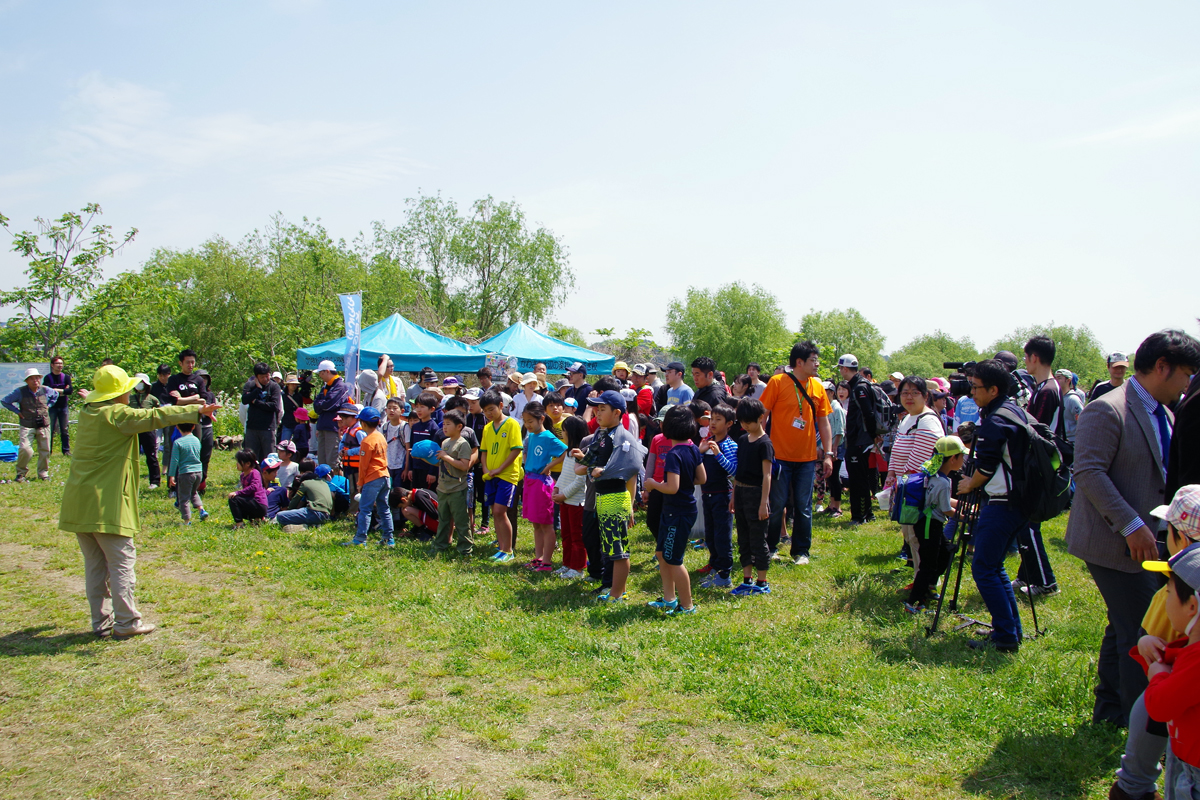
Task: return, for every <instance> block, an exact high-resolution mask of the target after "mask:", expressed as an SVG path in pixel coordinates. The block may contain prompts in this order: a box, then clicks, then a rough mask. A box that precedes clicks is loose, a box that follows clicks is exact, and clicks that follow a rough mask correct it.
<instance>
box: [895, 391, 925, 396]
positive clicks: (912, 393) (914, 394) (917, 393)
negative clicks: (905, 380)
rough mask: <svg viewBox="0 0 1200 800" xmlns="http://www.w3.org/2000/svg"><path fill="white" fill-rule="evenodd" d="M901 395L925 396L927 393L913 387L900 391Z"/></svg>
mask: <svg viewBox="0 0 1200 800" xmlns="http://www.w3.org/2000/svg"><path fill="white" fill-rule="evenodd" d="M900 396H901V397H924V396H925V395H923V394H922V393H921V392H918V391H916V390H915V389H913V390H911V391H910V390H908V389H905V390H904V391H903V392H901V393H900Z"/></svg>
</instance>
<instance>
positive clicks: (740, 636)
mask: <svg viewBox="0 0 1200 800" xmlns="http://www.w3.org/2000/svg"><path fill="white" fill-rule="evenodd" d="M213 464H214V475H215V479H214V480H213V481H211V484H212V489H211V490H210V492H209V503H210V504H211V506H212V511H213V518H212V519H211V520H210V521H209V522H207V523H205V524H199V523H197V524H194V525H193V526H192V527H190V528H185V527H183V526H181V525H180V523H179V519H178V513H177V512H176V511H175V509H174V508H173V507H172V506H171V504H170V503H169V502H168V501H167V500H166V499H165V493H164V492H162V491H158V492H154V493H150V492H149V491H147V490H146V488H145V487H146V482H145V478H144V477H143V479H142V487H143V494H142V501H143V505H142V508H143V513H144V530H143V533H142V535H141V536H140V537H138V538H137V540H136V541H137V544H138V546H139V562H138V578H139V586H138V600H139V603H140V605H141V608H142V611H143V613H144V614H145V616H146V618H147V620H148V621H151V622H154V623H157V624H158V625H160V626H161V627H160V630H159V631H158V632H157V633H155V634H154V635H153V636H149V637H144V638H139V639H135V640H131V641H128V642H112V641H99V640H96V639H94V638H92V636H91V635H90V633H89V632H88V630H89V624H88V613H87V603H86V600H85V598H84V596H83V585H82V557H81V556H80V554H79V551H78V547H77V545H76V543H75V539H74V536H72V535H70V534H66V533H64V532H61V531H59V530H57V528H56V517H57V513H58V507H59V502H60V500H61V494H62V482H63V480H65V477H66V472H67V463H66V461H64V460H62V459H60V458H57V457H56V458H55V460H54V462H53V463H52V480H51V481H50V482H49V483H45V484H43V483H37V482H35V483H33V484H27V485H23V486H22V485H14V484H8V485H5V486H0V514H3V519H4V524H3V526H0V598H2V599H0V625H2V628H0V731H2V735H0V796H2V797H13V798H37V797H71V798H84V797H88V798H91V797H106V798H107V797H134V798H169V797H187V798H189V800H201V799H202V798H250V797H280V798H307V797H354V798H424V799H426V800H432V799H433V798H511V799H516V798H688V799H689V800H706V799H709V798H711V799H712V800H716V799H717V798H757V797H781V798H788V797H821V798H862V797H870V798H905V799H908V798H943V797H945V798H955V797H979V796H982V797H987V798H1009V797H1023V798H1024V797H1027V798H1101V797H1105V796H1106V792H1107V788H1108V786H1109V784H1110V783H1111V781H1112V772H1113V771H1114V770H1115V768H1116V766H1117V763H1118V759H1119V754H1120V751H1121V748H1122V747H1123V745H1124V736H1123V732H1121V731H1118V730H1116V729H1113V728H1110V727H1105V726H1094V725H1092V724H1091V723H1090V721H1089V720H1090V712H1091V705H1092V695H1091V687H1092V683H1093V675H1094V669H1095V654H1096V651H1097V648H1098V645H1099V640H1100V634H1101V631H1102V628H1103V620H1104V613H1103V605H1102V604H1101V602H1100V598H1099V595H1098V594H1097V592H1096V590H1095V588H1094V586H1093V584H1092V583H1091V581H1090V580H1089V578H1088V576H1087V573H1086V571H1085V570H1084V568H1083V565H1082V563H1081V562H1079V561H1077V560H1075V559H1073V558H1071V557H1069V556H1068V555H1067V554H1066V553H1065V550H1064V548H1063V543H1062V532H1063V526H1064V523H1065V517H1064V518H1062V519H1060V520H1057V521H1055V522H1054V523H1051V524H1049V525H1047V526H1046V534H1047V542H1048V545H1047V546H1048V547H1049V548H1050V550H1051V554H1052V559H1053V562H1054V565H1055V568H1056V570H1057V571H1058V576H1059V583H1060V585H1061V586H1062V587H1063V592H1062V594H1061V595H1059V596H1057V597H1054V598H1051V599H1049V600H1047V601H1046V602H1045V603H1044V605H1041V606H1040V607H1039V620H1040V621H1041V622H1042V624H1043V625H1044V626H1045V627H1046V628H1047V629H1048V631H1049V633H1048V634H1047V635H1046V636H1045V637H1044V638H1040V639H1036V640H1033V641H1028V642H1027V643H1026V644H1025V646H1024V647H1022V649H1021V652H1020V653H1019V654H1018V655H1015V656H1006V655H1001V654H996V653H989V654H978V653H975V652H973V651H970V650H968V649H967V648H966V646H965V644H964V642H965V639H966V638H968V636H969V632H962V633H949V634H946V635H939V636H937V637H936V638H934V639H926V638H925V636H924V633H923V627H922V626H923V625H924V624H925V622H926V621H925V620H923V619H922V620H916V619H913V618H911V617H909V616H908V615H907V614H905V613H904V611H903V609H902V606H901V602H900V596H899V595H898V594H897V593H896V591H897V589H899V588H900V587H901V586H902V585H903V584H905V583H907V582H908V581H909V579H910V573H908V572H906V571H895V570H896V568H897V567H898V566H900V565H899V562H897V561H896V560H895V558H894V557H893V556H894V554H895V552H896V550H897V549H898V546H899V539H900V537H899V534H898V532H897V531H895V530H894V528H893V527H891V526H889V525H888V524H885V523H875V524H873V525H870V526H866V527H865V528H863V529H861V530H857V531H851V530H850V529H849V527H848V526H847V525H846V524H845V523H843V522H838V523H830V522H828V521H822V522H820V523H819V524H818V527H817V530H816V531H815V543H814V550H813V554H814V560H813V563H812V565H811V566H809V567H792V566H784V567H780V568H779V569H777V570H773V571H772V577H773V581H772V582H773V593H772V594H771V595H770V596H767V597H754V598H746V599H738V598H733V597H730V596H729V595H728V594H727V593H717V592H713V591H710V590H697V600H698V604H699V607H700V613H699V614H697V615H696V616H693V617H683V618H665V617H662V616H660V615H659V614H657V613H655V612H652V611H651V610H650V609H648V608H646V607H645V603H646V601H649V600H652V599H654V598H655V597H656V596H657V595H658V593H659V584H658V576H657V572H656V570H655V569H654V566H653V564H652V556H653V554H652V550H653V544H652V541H651V539H650V537H649V534H648V532H647V531H646V529H645V527H644V526H643V525H640V524H639V526H638V528H637V529H636V531H635V536H634V541H633V545H634V546H633V550H634V554H635V555H634V559H633V571H632V575H631V581H630V597H631V600H632V602H631V603H630V605H629V607H627V608H621V609H615V610H614V609H608V608H601V607H597V606H595V605H593V604H592V603H590V602H589V600H590V595H589V594H588V589H589V588H590V585H588V584H576V583H564V582H562V581H561V580H558V579H555V578H552V577H549V576H543V575H535V574H532V573H530V572H528V571H526V570H524V569H522V568H520V567H516V566H507V567H493V566H490V565H488V564H487V563H486V561H485V560H484V559H482V558H479V559H476V560H474V561H470V562H464V561H459V560H453V561H430V560H429V559H428V558H426V556H425V555H424V546H423V545H421V544H420V543H418V542H413V541H409V540H402V541H401V542H400V543H398V545H397V546H396V548H395V549H394V550H389V551H385V550H380V549H378V548H376V547H374V546H372V547H369V548H366V549H362V548H353V549H352V548H343V547H338V546H336V544H335V543H336V542H338V541H341V540H343V539H345V538H347V535H348V531H349V523H346V522H341V523H335V524H333V525H330V526H326V527H325V528H322V529H319V530H318V531H316V532H312V533H308V534H284V533H282V532H281V531H280V530H279V529H278V528H277V527H274V526H263V527H260V528H247V529H245V530H242V531H233V530H231V528H230V524H229V523H230V518H229V512H228V508H227V506H225V504H224V501H223V498H224V496H225V492H226V491H228V490H229V488H230V487H232V486H233V483H234V471H233V467H232V455H231V454H229V453H224V452H217V453H214V460H213ZM2 469H3V470H4V472H5V476H6V477H7V476H8V475H11V470H12V467H11V466H10V465H6V466H4V467H3V468H2ZM531 546H532V535H531V531H530V530H529V529H528V528H525V527H522V529H521V531H520V535H519V538H518V543H517V550H518V553H517V554H518V556H524V558H522V559H520V560H521V561H524V560H528V558H530V557H531ZM705 560H706V559H705V557H704V554H703V553H692V554H689V556H688V561H687V564H688V566H689V568H692V569H694V568H698V567H700V566H701V565H702V564H703V563H704V561H705ZM1012 566H1013V567H1014V568H1015V563H1014V564H1013V565H1012ZM964 595H965V608H966V610H967V611H969V612H973V613H976V614H977V615H984V616H986V612H985V611H984V610H983V608H982V604H981V603H980V602H979V599H978V595H977V594H976V593H975V592H974V588H973V585H972V584H971V582H970V580H969V575H968V578H967V579H966V580H965V581H964ZM1027 609H1028V606H1025V607H1024V610H1025V611H1026V612H1027ZM1025 622H1026V631H1027V632H1028V631H1029V630H1030V626H1029V624H1028V618H1027V617H1026V620H1025ZM949 627H950V626H944V627H943V629H944V630H948V628H949Z"/></svg>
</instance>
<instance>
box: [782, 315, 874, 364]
mask: <svg viewBox="0 0 1200 800" xmlns="http://www.w3.org/2000/svg"><path fill="white" fill-rule="evenodd" d="M799 335H800V338H801V339H811V340H812V341H813V342H814V343H815V344H816V345H817V346H818V347H820V348H821V367H822V370H823V371H825V372H826V374H830V375H832V374H836V372H837V370H836V365H837V360H838V358H839V357H840V356H842V355H844V354H846V353H853V354H854V355H855V356H856V357H857V358H858V365H859V366H860V367H870V368H871V371H872V372H874V373H875V377H876V379H877V380H882V376H881V375H880V374H879V372H880V369H881V368H882V367H883V366H884V360H883V355H882V351H883V343H884V336H883V334H882V333H880V332H879V329H878V328H876V327H875V326H874V325H872V324H871V323H870V322H868V321H867V318H866V317H864V316H863V315H862V314H861V313H860V312H859V311H858V310H857V309H853V308H848V309H846V310H845V311H840V310H838V309H834V310H833V311H817V310H815V309H814V310H812V311H809V312H808V313H807V314H805V315H804V317H803V318H801V320H800V334H799Z"/></svg>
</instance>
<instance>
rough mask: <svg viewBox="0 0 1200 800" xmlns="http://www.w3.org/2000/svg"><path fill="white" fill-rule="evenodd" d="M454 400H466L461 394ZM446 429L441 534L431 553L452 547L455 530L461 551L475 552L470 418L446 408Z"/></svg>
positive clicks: (440, 454) (440, 495)
mask: <svg viewBox="0 0 1200 800" xmlns="http://www.w3.org/2000/svg"><path fill="white" fill-rule="evenodd" d="M452 399H453V400H462V398H460V397H455V398H452ZM443 411H444V413H443V415H442V431H443V433H445V435H446V438H445V439H443V440H442V449H441V450H439V451H438V454H437V457H438V460H439V461H440V462H441V464H440V468H439V470H438V472H439V475H438V487H437V488H438V492H437V494H438V527H437V538H436V539H434V540H433V546H432V547H430V549H429V555H431V556H436V555H438V554H439V553H442V552H444V551H446V550H449V549H450V541H451V531H454V532H455V534H456V537H457V543H458V554H459V555H462V556H469V555H471V552H472V550H473V549H474V547H475V541H474V539H472V537H471V526H470V523H469V521H468V515H467V510H468V508H467V507H468V505H469V502H470V501H469V499H468V496H467V495H468V492H467V483H468V481H469V480H470V477H471V456H472V450H471V443H470V442H468V441H467V439H466V437H465V436H464V435H463V433H464V432H465V431H466V430H467V427H466V425H467V418H466V417H465V416H464V415H463V412H462V410H461V409H458V408H454V409H451V410H449V411H445V410H443Z"/></svg>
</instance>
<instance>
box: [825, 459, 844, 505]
mask: <svg viewBox="0 0 1200 800" xmlns="http://www.w3.org/2000/svg"><path fill="white" fill-rule="evenodd" d="M825 488H826V489H828V490H829V502H831V503H841V502H842V460H841V459H840V458H839V459H838V460H836V461H834V462H833V472H831V473H829V477H828V478H826V479H825Z"/></svg>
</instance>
